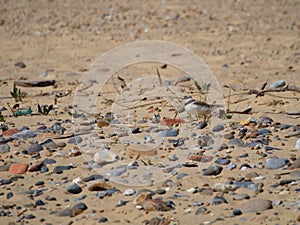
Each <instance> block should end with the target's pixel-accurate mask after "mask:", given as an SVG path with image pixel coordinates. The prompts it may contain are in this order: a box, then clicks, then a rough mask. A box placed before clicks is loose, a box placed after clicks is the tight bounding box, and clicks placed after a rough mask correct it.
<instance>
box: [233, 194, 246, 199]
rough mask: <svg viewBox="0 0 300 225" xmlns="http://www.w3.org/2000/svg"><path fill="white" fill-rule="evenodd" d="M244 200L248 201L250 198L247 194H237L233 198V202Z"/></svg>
mask: <svg viewBox="0 0 300 225" xmlns="http://www.w3.org/2000/svg"><path fill="white" fill-rule="evenodd" d="M244 199H250V196H249V195H248V194H237V195H235V196H234V197H233V200H237V201H241V200H244Z"/></svg>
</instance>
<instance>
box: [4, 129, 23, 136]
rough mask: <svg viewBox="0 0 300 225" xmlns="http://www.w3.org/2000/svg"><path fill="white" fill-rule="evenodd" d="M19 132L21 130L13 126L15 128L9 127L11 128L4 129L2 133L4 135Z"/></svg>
mask: <svg viewBox="0 0 300 225" xmlns="http://www.w3.org/2000/svg"><path fill="white" fill-rule="evenodd" d="M19 132H20V130H18V129H16V128H13V129H9V130H6V131H3V132H2V135H3V136H11V135H13V134H16V133H19Z"/></svg>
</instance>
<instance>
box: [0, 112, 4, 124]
mask: <svg viewBox="0 0 300 225" xmlns="http://www.w3.org/2000/svg"><path fill="white" fill-rule="evenodd" d="M0 122H5V119H4V116H3V115H2V113H1V112H0Z"/></svg>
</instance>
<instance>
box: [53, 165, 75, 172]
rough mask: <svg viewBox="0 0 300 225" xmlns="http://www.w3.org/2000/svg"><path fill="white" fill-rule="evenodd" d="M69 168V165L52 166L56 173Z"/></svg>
mask: <svg viewBox="0 0 300 225" xmlns="http://www.w3.org/2000/svg"><path fill="white" fill-rule="evenodd" d="M69 169H71V167H70V166H56V167H54V168H53V173H57V174H60V173H62V172H63V171H64V170H69Z"/></svg>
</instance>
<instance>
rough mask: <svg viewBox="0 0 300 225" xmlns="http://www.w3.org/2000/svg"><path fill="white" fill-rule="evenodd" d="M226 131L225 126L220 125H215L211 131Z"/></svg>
mask: <svg viewBox="0 0 300 225" xmlns="http://www.w3.org/2000/svg"><path fill="white" fill-rule="evenodd" d="M224 129H225V126H224V125H223V124H218V125H215V126H214V127H213V128H212V129H211V131H212V132H220V131H222V130H224Z"/></svg>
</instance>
